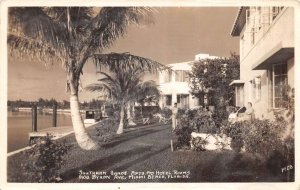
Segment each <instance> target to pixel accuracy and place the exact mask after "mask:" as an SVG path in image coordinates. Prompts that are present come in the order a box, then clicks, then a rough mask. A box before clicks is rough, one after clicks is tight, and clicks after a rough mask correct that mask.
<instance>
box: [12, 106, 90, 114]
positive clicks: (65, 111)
mask: <svg viewBox="0 0 300 190" xmlns="http://www.w3.org/2000/svg"><path fill="white" fill-rule="evenodd" d="M31 109H32V108H28V107H20V108H17V109H15V110H13V109H8V110H7V111H13V112H31ZM38 110H39V111H41V112H43V113H52V112H53V110H52V108H42V109H38ZM57 113H58V114H67V115H71V110H70V109H57ZM80 113H82V114H83V113H85V110H80Z"/></svg>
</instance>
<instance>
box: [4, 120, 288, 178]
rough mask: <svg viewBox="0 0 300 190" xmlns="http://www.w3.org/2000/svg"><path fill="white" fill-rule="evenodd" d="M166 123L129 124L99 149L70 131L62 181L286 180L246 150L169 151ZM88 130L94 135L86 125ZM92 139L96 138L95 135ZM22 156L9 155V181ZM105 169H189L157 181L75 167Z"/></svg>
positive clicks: (19, 170)
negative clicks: (85, 175)
mask: <svg viewBox="0 0 300 190" xmlns="http://www.w3.org/2000/svg"><path fill="white" fill-rule="evenodd" d="M170 128H171V126H170V125H156V124H152V125H148V126H141V127H136V128H131V129H128V130H126V131H125V133H124V134H122V135H118V136H115V137H114V138H113V139H112V140H111V141H109V142H102V143H101V144H102V148H101V149H100V150H97V151H84V150H81V149H80V148H79V147H78V145H77V143H76V141H75V138H74V135H69V136H67V137H65V138H64V139H61V140H65V141H66V143H67V144H69V145H71V149H70V150H69V152H68V154H66V155H65V156H64V158H65V159H66V160H67V161H66V163H65V164H64V165H63V167H62V168H61V169H60V171H59V173H60V174H61V178H62V179H63V180H62V181H61V182H68V183H70V182H84V183H86V182H96V183H104V182H257V181H265V182H267V181H269V182H273V181H288V180H291V179H290V178H289V179H287V173H281V167H280V166H277V168H273V170H270V169H268V166H267V165H265V164H263V163H260V162H258V161H257V160H256V159H255V158H254V157H252V156H251V155H249V154H248V153H235V152H233V151H203V152H196V151H190V150H184V151H175V152H171V148H170V138H171V130H170ZM88 130H89V132H90V134H96V130H95V128H94V127H90V128H89V129H88ZM93 138H95V139H97V136H96V135H93ZM24 159H26V158H25V157H24V154H21V153H20V154H16V155H14V156H12V157H9V158H8V175H7V176H8V181H9V182H24V175H26V171H22V168H21V164H22V162H23V161H24ZM80 170H82V171H84V172H89V171H94V172H101V171H105V172H107V173H110V172H111V171H116V172H125V171H126V172H127V173H128V174H130V173H131V172H132V171H135V172H145V173H146V172H147V171H150V172H156V171H159V172H173V173H174V170H177V171H179V172H188V173H189V176H188V178H163V179H161V178H155V179H148V178H142V179H129V178H128V177H127V179H113V178H111V179H99V180H95V179H93V180H92V179H88V180H87V179H79V171H80Z"/></svg>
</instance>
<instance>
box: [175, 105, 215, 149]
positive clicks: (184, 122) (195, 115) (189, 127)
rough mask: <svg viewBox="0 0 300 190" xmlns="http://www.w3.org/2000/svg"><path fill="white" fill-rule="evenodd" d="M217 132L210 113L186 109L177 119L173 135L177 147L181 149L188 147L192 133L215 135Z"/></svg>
mask: <svg viewBox="0 0 300 190" xmlns="http://www.w3.org/2000/svg"><path fill="white" fill-rule="evenodd" d="M182 112H183V111H182ZM217 131H218V129H217V127H216V125H215V122H214V120H213V118H212V114H211V112H209V111H203V110H202V109H194V110H191V109H188V110H185V111H184V113H183V114H182V115H181V116H180V117H179V118H178V125H177V127H176V129H175V134H176V136H177V140H178V146H179V147H183V146H190V143H191V133H192V132H198V133H209V134H215V133H216V132H217ZM204 142H205V141H203V143H204Z"/></svg>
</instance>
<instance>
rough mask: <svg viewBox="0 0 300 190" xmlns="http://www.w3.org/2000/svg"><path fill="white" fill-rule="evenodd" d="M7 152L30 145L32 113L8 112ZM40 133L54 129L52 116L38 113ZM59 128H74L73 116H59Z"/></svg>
mask: <svg viewBox="0 0 300 190" xmlns="http://www.w3.org/2000/svg"><path fill="white" fill-rule="evenodd" d="M7 115H8V118H7V120H8V121H7V122H8V124H7V127H8V134H7V138H8V139H7V141H8V142H7V149H8V150H7V151H8V152H11V151H14V150H17V149H20V148H23V147H25V146H27V145H28V133H29V132H31V122H32V121H31V112H21V111H20V112H8V113H7ZM37 126H38V131H39V130H40V129H45V128H49V127H52V115H51V114H47V113H38V118H37ZM57 126H58V127H63V126H72V121H71V116H70V115H67V114H57Z"/></svg>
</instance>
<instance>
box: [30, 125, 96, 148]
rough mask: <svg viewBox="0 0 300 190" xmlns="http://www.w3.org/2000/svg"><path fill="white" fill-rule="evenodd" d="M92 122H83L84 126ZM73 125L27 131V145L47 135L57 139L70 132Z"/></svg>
mask: <svg viewBox="0 0 300 190" xmlns="http://www.w3.org/2000/svg"><path fill="white" fill-rule="evenodd" d="M95 124H96V123H94V124H85V127H90V126H92V125H95ZM73 132H74V131H73V127H72V126H66V127H50V128H46V129H42V130H39V131H37V132H29V134H28V135H29V145H31V142H32V140H33V139H36V138H40V137H45V136H47V135H50V136H52V139H58V138H61V137H64V136H66V135H69V134H72V133H73Z"/></svg>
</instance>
